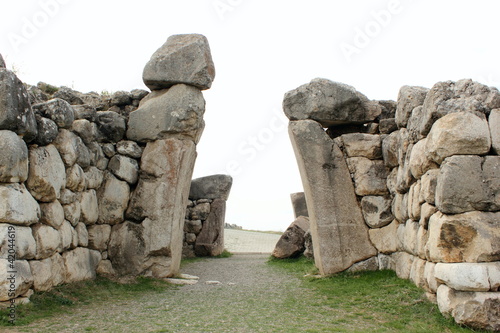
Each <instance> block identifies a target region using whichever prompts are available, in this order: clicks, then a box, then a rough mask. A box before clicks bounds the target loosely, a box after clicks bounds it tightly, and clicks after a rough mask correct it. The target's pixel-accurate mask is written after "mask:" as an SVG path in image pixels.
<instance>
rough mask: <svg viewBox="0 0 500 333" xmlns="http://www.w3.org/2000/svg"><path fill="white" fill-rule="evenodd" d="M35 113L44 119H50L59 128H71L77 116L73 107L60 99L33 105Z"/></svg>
mask: <svg viewBox="0 0 500 333" xmlns="http://www.w3.org/2000/svg"><path fill="white" fill-rule="evenodd" d="M33 111H34V112H35V113H37V114H39V115H41V116H42V117H45V118H49V119H51V120H52V121H54V122H55V123H56V125H57V126H58V127H59V128H71V125H72V124H73V121H74V120H75V115H74V112H73V108H72V107H71V105H70V104H69V103H68V102H66V101H65V100H62V99H60V98H54V99H51V100H50V101H48V102H45V103H40V104H35V105H33Z"/></svg>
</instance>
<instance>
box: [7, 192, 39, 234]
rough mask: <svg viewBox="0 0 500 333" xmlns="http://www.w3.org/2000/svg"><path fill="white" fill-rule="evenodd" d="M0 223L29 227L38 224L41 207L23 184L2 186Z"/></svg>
mask: <svg viewBox="0 0 500 333" xmlns="http://www.w3.org/2000/svg"><path fill="white" fill-rule="evenodd" d="M0 198H2V200H0V222H5V223H11V224H15V225H24V226H29V225H31V224H33V223H36V222H38V219H39V218H40V207H39V205H38V203H37V202H36V200H35V199H33V197H32V196H31V194H30V193H29V192H28V190H27V189H26V187H24V185H23V184H17V183H12V184H0Z"/></svg>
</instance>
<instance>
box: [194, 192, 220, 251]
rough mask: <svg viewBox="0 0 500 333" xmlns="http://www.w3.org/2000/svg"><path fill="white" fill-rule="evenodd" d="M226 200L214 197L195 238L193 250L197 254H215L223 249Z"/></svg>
mask: <svg viewBox="0 0 500 333" xmlns="http://www.w3.org/2000/svg"><path fill="white" fill-rule="evenodd" d="M225 216H226V201H225V200H224V199H215V200H214V201H213V202H212V206H211V209H210V214H209V215H208V217H207V220H206V221H205V223H204V224H203V228H202V229H201V232H200V234H199V235H198V237H197V238H196V243H195V245H194V251H195V253H196V255H197V256H217V255H219V254H221V253H222V252H223V251H224V223H225Z"/></svg>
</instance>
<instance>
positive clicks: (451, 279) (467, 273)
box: [434, 262, 500, 291]
mask: <svg viewBox="0 0 500 333" xmlns="http://www.w3.org/2000/svg"><path fill="white" fill-rule="evenodd" d="M434 276H435V277H436V279H437V280H438V281H439V282H441V283H445V284H446V285H447V286H448V287H450V288H453V289H454V290H459V291H489V290H497V289H498V287H499V286H500V262H492V263H453V264H446V263H438V264H436V267H435V271H434Z"/></svg>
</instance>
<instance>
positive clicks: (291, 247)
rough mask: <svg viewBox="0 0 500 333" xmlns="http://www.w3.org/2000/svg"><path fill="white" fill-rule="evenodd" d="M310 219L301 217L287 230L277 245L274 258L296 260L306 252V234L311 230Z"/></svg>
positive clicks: (273, 254)
mask: <svg viewBox="0 0 500 333" xmlns="http://www.w3.org/2000/svg"><path fill="white" fill-rule="evenodd" d="M309 227H310V224H309V218H307V217H305V216H299V217H297V218H296V219H295V221H293V222H292V224H290V226H289V227H288V228H287V229H286V230H285V232H284V233H283V235H281V238H280V239H279V240H278V242H277V243H276V246H275V248H274V251H273V253H272V256H273V257H275V258H278V259H285V258H295V257H298V256H300V255H301V254H302V253H303V252H304V250H305V233H306V232H307V231H308V230H309Z"/></svg>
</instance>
